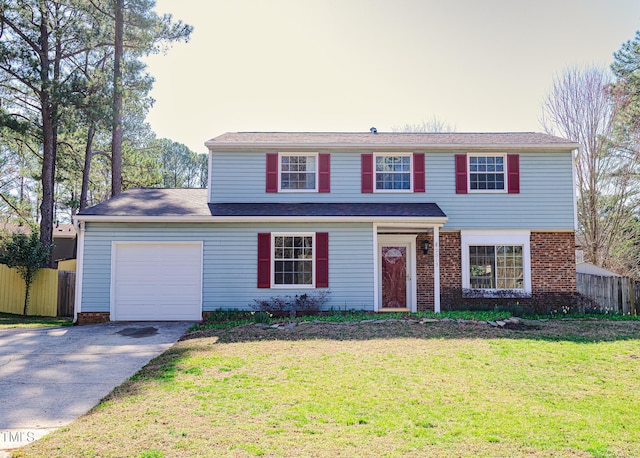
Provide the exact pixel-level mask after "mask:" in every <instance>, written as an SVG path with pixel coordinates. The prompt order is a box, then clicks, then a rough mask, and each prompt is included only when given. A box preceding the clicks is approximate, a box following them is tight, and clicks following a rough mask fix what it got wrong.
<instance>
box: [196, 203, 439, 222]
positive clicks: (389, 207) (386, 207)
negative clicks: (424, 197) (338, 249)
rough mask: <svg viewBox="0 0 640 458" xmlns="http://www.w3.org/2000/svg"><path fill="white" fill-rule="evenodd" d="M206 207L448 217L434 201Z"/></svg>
mask: <svg viewBox="0 0 640 458" xmlns="http://www.w3.org/2000/svg"><path fill="white" fill-rule="evenodd" d="M209 208H210V209H211V214H212V215H213V216H311V217H313V216H374V217H376V216H383V217H388V216H394V217H399V218H401V217H416V216H417V217H434V218H446V216H447V215H445V214H444V212H443V211H442V210H441V209H440V207H438V206H437V205H436V204H434V203H373V202H367V203H278V204H276V203H266V204H245V203H240V204H209Z"/></svg>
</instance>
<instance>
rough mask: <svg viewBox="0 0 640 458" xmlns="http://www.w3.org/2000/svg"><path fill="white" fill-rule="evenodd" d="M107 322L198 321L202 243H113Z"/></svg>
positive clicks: (200, 309) (199, 315)
mask: <svg viewBox="0 0 640 458" xmlns="http://www.w3.org/2000/svg"><path fill="white" fill-rule="evenodd" d="M111 255H112V257H111V311H110V312H111V320H112V321H181V320H200V319H202V242H113V245H112V252H111Z"/></svg>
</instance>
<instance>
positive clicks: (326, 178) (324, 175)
mask: <svg viewBox="0 0 640 458" xmlns="http://www.w3.org/2000/svg"><path fill="white" fill-rule="evenodd" d="M318 192H331V154H318Z"/></svg>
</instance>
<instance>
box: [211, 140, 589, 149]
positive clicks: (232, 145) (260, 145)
mask: <svg viewBox="0 0 640 458" xmlns="http://www.w3.org/2000/svg"><path fill="white" fill-rule="evenodd" d="M205 146H206V147H207V148H208V149H209V151H244V152H248V151H256V150H265V149H269V150H296V151H301V150H327V149H340V150H358V151H362V150H365V151H368V150H371V151H396V150H411V151H515V150H518V151H549V152H567V151H573V150H576V149H578V147H579V146H580V144H579V143H574V142H567V143H548V144H545V143H541V144H531V143H522V144H520V143H510V144H504V143H489V144H488V143H478V144H460V143H443V144H421V143H375V144H372V143H323V142H318V143H298V142H296V143H285V142H246V143H239V142H216V141H211V140H210V141H207V142H205Z"/></svg>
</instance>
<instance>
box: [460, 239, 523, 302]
mask: <svg viewBox="0 0 640 458" xmlns="http://www.w3.org/2000/svg"><path fill="white" fill-rule="evenodd" d="M529 240H530V233H529V231H509V232H506V231H505V232H501V231H500V232H493V231H491V232H490V231H462V234H461V242H462V248H461V249H462V287H463V289H464V290H467V291H471V292H473V293H476V294H480V295H486V296H491V295H493V294H496V293H497V294H499V293H500V292H504V291H512V292H514V294H530V293H531V255H530V242H529Z"/></svg>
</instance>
